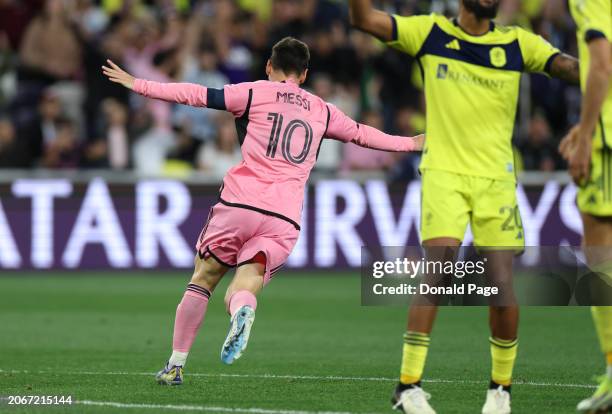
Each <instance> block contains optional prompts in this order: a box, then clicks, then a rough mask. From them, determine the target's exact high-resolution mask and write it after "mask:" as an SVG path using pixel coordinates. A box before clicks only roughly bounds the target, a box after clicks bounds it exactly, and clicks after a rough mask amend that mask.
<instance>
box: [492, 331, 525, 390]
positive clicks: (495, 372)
mask: <svg viewBox="0 0 612 414" xmlns="http://www.w3.org/2000/svg"><path fill="white" fill-rule="evenodd" d="M489 342H490V343H491V361H492V364H491V365H492V369H491V379H492V380H493V382H495V383H496V384H499V385H503V386H509V385H510V383H511V382H512V370H513V369H514V361H516V353H517V350H518V339H499V338H493V337H491V338H489Z"/></svg>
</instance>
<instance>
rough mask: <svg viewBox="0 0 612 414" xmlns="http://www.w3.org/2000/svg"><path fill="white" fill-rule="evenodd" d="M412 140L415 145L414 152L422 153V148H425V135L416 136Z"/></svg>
mask: <svg viewBox="0 0 612 414" xmlns="http://www.w3.org/2000/svg"><path fill="white" fill-rule="evenodd" d="M412 139H413V140H414V144H415V145H416V147H415V148H414V150H415V151H423V147H424V146H425V134H421V135H417V136H416V137H413V138H412Z"/></svg>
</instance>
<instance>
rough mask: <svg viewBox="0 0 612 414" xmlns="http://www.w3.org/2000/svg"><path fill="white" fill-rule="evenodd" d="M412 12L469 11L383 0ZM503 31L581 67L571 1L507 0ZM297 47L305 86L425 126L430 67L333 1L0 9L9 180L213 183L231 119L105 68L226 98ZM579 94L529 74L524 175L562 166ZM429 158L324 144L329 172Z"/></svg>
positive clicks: (520, 120)
mask: <svg viewBox="0 0 612 414" xmlns="http://www.w3.org/2000/svg"><path fill="white" fill-rule="evenodd" d="M378 3H379V6H382V7H384V8H385V9H386V10H388V11H389V12H398V13H401V14H406V15H409V14H415V13H429V12H431V11H435V12H441V13H447V14H449V15H451V14H453V13H454V12H455V11H456V8H457V7H458V2H457V1H452V0H448V1H444V0H432V1H424V0H423V1H417V0H406V1H381V2H378ZM497 21H498V22H499V23H500V24H520V25H522V26H524V27H527V28H529V29H531V30H533V31H534V32H536V33H538V34H541V35H542V36H544V37H545V38H546V39H548V40H549V41H550V42H551V43H552V44H554V45H555V46H557V47H559V48H561V49H562V50H564V51H567V52H569V53H570V54H573V55H576V42H575V28H574V25H573V21H572V19H571V17H570V16H569V13H568V11H567V7H566V2H565V0H526V1H521V0H504V2H503V3H502V8H501V10H500V14H499V16H498V18H497ZM287 35H292V36H296V37H299V38H301V39H303V40H304V41H306V42H307V43H308V45H309V46H310V48H311V55H312V56H311V64H310V77H309V79H308V81H307V84H306V87H307V88H309V89H310V90H312V91H313V92H314V93H315V94H317V95H319V96H321V97H322V98H324V99H326V100H327V101H329V102H332V103H334V104H335V105H337V106H338V107H339V108H340V109H342V110H343V111H344V112H345V113H346V114H347V115H349V116H351V117H353V118H355V119H360V120H361V121H362V122H364V123H366V124H370V125H372V126H375V127H378V128H381V129H384V130H386V131H387V132H391V133H394V134H402V135H414V134H416V133H419V132H421V131H423V130H424V128H425V120H424V119H425V118H424V111H425V102H424V99H423V96H422V93H421V86H422V85H421V79H420V72H419V70H418V65H416V64H415V62H414V61H413V60H412V59H411V58H410V57H408V56H406V55H405V54H401V53H399V52H396V51H394V50H392V49H389V48H386V47H384V46H383V45H382V44H380V43H378V42H376V41H375V40H373V39H372V38H371V37H370V36H368V35H365V34H362V33H360V32H358V31H356V30H350V28H349V25H348V16H347V5H346V1H335V0H318V1H317V0H97V1H94V0H0V168H51V169H75V168H79V169H80V168H84V169H85V168H96V169H99V168H103V169H107V168H108V169H114V170H124V169H134V170H135V171H137V172H140V173H145V174H189V173H190V172H192V171H194V170H201V171H206V172H208V173H209V174H211V175H212V176H214V177H219V178H220V177H222V176H223V174H224V173H225V171H226V170H227V169H228V168H229V167H230V166H231V165H233V164H235V163H236V162H238V161H239V160H240V159H241V157H240V152H239V148H238V144H237V139H236V132H235V129H234V122H233V119H232V117H231V116H229V115H227V114H225V113H220V112H217V111H214V110H209V109H201V108H190V107H185V106H178V105H177V106H173V105H170V104H168V103H165V102H161V101H153V100H146V99H143V98H142V97H140V96H137V95H136V94H130V93H126V92H125V90H124V89H122V88H121V87H120V86H117V85H115V84H112V83H110V82H108V81H107V80H106V79H105V78H103V76H102V74H101V70H100V67H101V65H102V64H103V63H104V61H105V59H106V58H111V59H112V60H113V61H115V62H116V63H118V64H119V65H121V66H123V67H124V68H125V69H126V70H128V71H129V72H131V73H132V74H134V75H135V76H137V77H143V78H147V79H152V80H157V81H184V82H194V83H200V84H203V85H206V86H211V87H221V86H222V85H223V84H226V83H236V82H243V81H250V80H256V79H261V78H264V77H265V73H264V64H265V61H266V59H267V57H268V55H269V51H270V48H271V45H272V44H274V43H275V42H276V41H278V40H279V39H281V38H282V37H284V36H287ZM579 100H580V92H579V89H578V88H577V87H575V86H569V85H566V84H563V83H562V82H561V81H558V80H553V79H550V78H548V77H547V76H544V75H525V78H524V82H523V83H522V89H521V104H520V108H519V110H518V112H517V128H516V129H515V131H516V134H515V138H514V139H515V148H516V154H517V162H518V168H519V169H521V168H522V169H525V170H540V171H551V170H556V169H561V168H563V167H564V165H563V163H562V161H561V159H560V157H559V156H558V155H557V150H556V148H557V144H558V140H559V139H560V137H562V136H563V134H564V133H565V132H566V130H567V129H568V126H569V125H571V124H574V123H575V122H576V121H577V119H578V116H579ZM417 165H418V156H417V155H406V156H397V155H393V154H388V153H377V152H373V151H370V150H367V149H363V148H359V147H357V146H354V145H352V144H350V145H347V146H342V145H341V144H339V143H336V142H334V141H332V140H326V141H325V143H324V144H323V147H322V149H321V156H320V157H319V161H318V164H317V168H318V169H320V170H323V171H327V172H330V173H334V174H335V173H338V174H345V173H347V172H350V171H355V170H376V171H380V170H384V171H386V172H387V175H388V177H389V179H390V180H393V181H398V180H399V181H404V180H409V179H411V178H413V177H414V175H415V170H416V166H417Z"/></svg>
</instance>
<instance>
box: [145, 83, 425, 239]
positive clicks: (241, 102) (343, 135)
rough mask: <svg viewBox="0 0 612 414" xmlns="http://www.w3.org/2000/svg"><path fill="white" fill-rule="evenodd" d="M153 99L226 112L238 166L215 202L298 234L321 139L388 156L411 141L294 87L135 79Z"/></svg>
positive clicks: (408, 147)
mask: <svg viewBox="0 0 612 414" xmlns="http://www.w3.org/2000/svg"><path fill="white" fill-rule="evenodd" d="M134 91H136V92H137V93H140V94H142V95H144V96H148V97H151V98H157V99H162V100H166V101H170V102H178V103H182V104H186V105H191V106H202V107H204V106H206V107H209V108H214V109H222V110H226V111H229V112H231V113H232V114H233V115H234V117H235V118H236V130H237V132H238V140H239V141H240V146H241V151H242V157H243V160H242V162H241V163H240V164H238V165H236V166H235V167H233V168H232V169H231V170H229V172H228V173H227V174H226V176H225V178H224V180H223V185H222V187H221V194H220V202H221V203H223V204H225V205H228V206H233V207H241V208H246V209H251V210H255V211H259V212H261V213H263V214H268V215H272V216H276V217H279V218H282V219H284V220H286V221H288V222H290V223H292V224H293V225H294V226H295V227H296V228H297V229H299V228H300V226H299V223H300V219H301V212H302V203H303V198H304V188H305V186H306V181H307V180H308V177H309V175H310V171H311V170H312V168H313V166H314V164H315V162H316V160H317V156H318V154H319V149H320V147H321V141H322V140H323V138H331V139H336V140H340V141H343V142H353V143H355V144H357V145H360V146H363V147H367V148H374V149H380V150H385V151H411V150H414V149H415V147H416V145H415V142H414V140H413V139H410V138H406V137H399V136H392V135H387V134H385V133H383V132H380V131H378V130H377V129H375V128H371V127H369V126H366V125H363V124H359V123H357V122H355V121H353V120H352V119H351V118H349V117H348V116H346V115H345V114H344V113H342V112H341V111H340V110H339V109H338V108H336V107H335V106H334V105H332V104H329V103H326V102H325V101H323V100H322V99H321V98H319V97H317V96H315V95H313V94H311V93H309V92H307V91H305V90H304V89H302V88H300V87H299V85H297V84H296V83H293V82H291V81H287V82H272V81H257V82H246V83H240V84H235V85H226V86H225V87H224V88H223V89H222V90H221V89H212V88H206V87H203V86H200V85H194V84H188V83H158V82H151V81H146V80H142V79H137V80H136V82H135V84H134Z"/></svg>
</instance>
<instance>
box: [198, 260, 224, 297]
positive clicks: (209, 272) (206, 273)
mask: <svg viewBox="0 0 612 414" xmlns="http://www.w3.org/2000/svg"><path fill="white" fill-rule="evenodd" d="M226 271H227V268H226V267H225V266H223V265H221V264H220V263H218V262H216V261H215V260H214V259H213V258H211V257H209V258H208V259H205V260H203V259H200V258H199V257H196V259H195V266H194V271H193V275H192V276H191V283H194V284H196V285H199V286H202V287H205V288H206V289H208V290H210V291H211V292H212V291H213V290H214V289H215V287H216V286H217V284H218V283H219V281H220V280H221V278H222V277H223V275H224V274H225V272H226Z"/></svg>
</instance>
